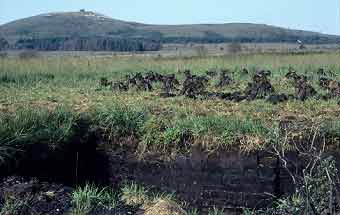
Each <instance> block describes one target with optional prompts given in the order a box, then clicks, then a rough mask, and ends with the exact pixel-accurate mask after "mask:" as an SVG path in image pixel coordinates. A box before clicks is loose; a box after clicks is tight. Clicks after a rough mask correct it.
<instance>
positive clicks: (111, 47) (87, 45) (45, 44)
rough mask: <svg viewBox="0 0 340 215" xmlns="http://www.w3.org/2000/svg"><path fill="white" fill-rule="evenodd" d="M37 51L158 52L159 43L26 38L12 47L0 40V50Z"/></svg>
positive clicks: (136, 39) (133, 40) (130, 40)
mask: <svg viewBox="0 0 340 215" xmlns="http://www.w3.org/2000/svg"><path fill="white" fill-rule="evenodd" d="M8 49H11V50H39V51H158V50H160V49H161V43H160V41H156V40H151V39H150V40H145V39H138V38H95V37H94V38H26V39H19V40H18V41H16V42H15V44H13V45H9V43H8V42H7V41H6V40H5V39H3V38H2V39H0V50H8Z"/></svg>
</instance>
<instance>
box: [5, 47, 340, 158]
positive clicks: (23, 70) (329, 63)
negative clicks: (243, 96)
mask: <svg viewBox="0 0 340 215" xmlns="http://www.w3.org/2000/svg"><path fill="white" fill-rule="evenodd" d="M339 57H340V55H339V54H338V53H328V54H306V55H282V54H270V55H269V54H262V55H261V54H257V55H238V56H224V57H205V58H176V57H174V58H152V57H150V58H148V57H122V56H115V57H85V56H84V57H63V56H59V57H39V58H32V59H26V60H23V59H19V58H15V57H13V58H12V57H11V58H1V59H0V82H1V84H0V91H1V93H0V122H1V124H0V131H1V132H0V143H1V144H0V153H1V155H0V158H1V159H2V160H4V158H5V157H6V158H7V157H10V156H12V157H13V155H11V154H13V153H14V154H15V153H16V150H17V151H18V152H19V151H21V150H23V148H24V147H22V146H27V145H29V144H32V142H40V143H46V144H47V145H48V146H49V147H51V148H53V147H58V146H61V145H62V144H63V143H67V141H68V138H69V137H71V136H72V135H73V132H74V127H76V124H77V122H76V121H77V118H78V117H79V116H81V115H87V116H89V117H90V121H91V124H92V126H93V127H97V128H100V129H101V131H102V133H103V134H104V136H105V137H106V138H108V139H109V140H117V139H122V138H125V137H128V136H133V137H134V138H136V139H137V140H138V142H139V145H140V148H141V149H142V150H145V149H146V150H160V151H161V152H165V153H168V152H169V149H171V150H172V149H173V150H179V151H182V152H186V151H187V148H185V147H184V150H183V145H182V143H183V140H184V139H186V138H189V139H190V140H191V141H193V142H201V143H203V145H205V146H206V147H208V148H214V147H225V148H231V147H234V145H235V144H236V145H237V144H239V145H241V146H242V147H241V148H242V149H243V150H256V149H261V148H263V146H265V144H266V143H267V142H268V141H269V140H270V139H271V138H272V136H271V133H272V130H273V129H274V128H276V126H277V124H278V122H279V121H280V120H282V119H285V118H286V117H292V116H293V117H295V118H296V120H309V121H311V122H313V123H316V124H320V123H322V122H323V121H329V119H332V120H333V121H335V122H337V121H338V120H339V112H338V110H339V105H338V104H337V102H338V101H337V100H336V99H334V100H330V101H320V100H316V99H315V98H311V99H308V100H307V101H306V102H300V101H294V100H291V101H288V102H286V103H281V104H278V105H272V104H270V103H268V102H266V101H264V100H256V101H251V102H248V101H243V102H240V103H235V102H229V101H222V100H217V99H216V100H192V99H187V98H184V97H182V96H181V97H175V98H168V99H164V98H160V97H159V96H158V93H159V92H160V88H159V86H158V87H157V88H156V90H155V91H154V92H138V91H136V90H130V91H129V92H112V91H110V90H109V89H106V88H101V87H99V84H98V82H99V79H100V78H101V77H107V78H109V79H113V80H117V79H121V78H122V77H124V76H125V75H126V74H131V73H135V72H147V71H149V70H153V71H156V72H159V73H163V74H167V73H176V74H177V76H178V77H179V78H180V79H183V74H182V73H177V71H178V70H182V71H183V70H184V69H191V70H192V71H193V73H195V74H204V73H205V71H207V70H208V69H211V68H216V69H222V68H227V69H230V71H232V72H233V73H232V74H231V76H232V78H233V79H234V83H233V84H232V85H230V86H227V87H225V88H223V89H222V90H223V91H224V92H233V91H236V90H242V89H244V87H245V86H246V84H247V82H248V81H250V79H251V74H253V73H254V72H255V71H256V70H257V69H269V70H271V71H272V74H273V75H272V77H271V80H272V84H273V85H274V87H275V89H276V90H277V91H278V92H285V93H293V92H294V89H293V87H292V84H291V82H290V81H288V80H286V79H285V78H283V77H284V74H285V73H286V72H287V71H288V69H289V68H294V69H295V70H297V71H298V73H301V74H307V75H308V76H309V77H310V78H311V80H310V81H311V83H312V84H313V86H314V87H317V85H318V80H317V79H318V76H317V75H316V71H317V70H318V69H319V68H320V67H323V68H325V69H326V70H331V71H332V72H333V73H334V74H335V77H334V78H335V79H340V77H339V76H340V62H339V60H338V59H339ZM243 68H247V69H248V70H249V71H250V73H251V74H250V75H244V74H242V73H241V70H242V69H243ZM214 81H215V82H216V79H215V80H212V81H211V82H214ZM208 88H209V90H211V91H216V90H217V89H216V88H215V87H214V86H213V85H211V86H209V87H208ZM318 90H319V89H318ZM319 91H320V92H321V93H324V92H323V91H321V90H319ZM333 127H334V126H333ZM327 129H329V130H330V131H331V132H332V133H333V134H335V133H336V131H337V128H336V127H334V128H332V126H328V127H327ZM257 146H258V148H256V147H257ZM189 150H190V149H189Z"/></svg>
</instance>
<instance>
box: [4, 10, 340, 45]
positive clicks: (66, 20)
mask: <svg viewBox="0 0 340 215" xmlns="http://www.w3.org/2000/svg"><path fill="white" fill-rule="evenodd" d="M297 40H301V41H303V42H304V43H306V44H308V43H311V44H318V43H339V42H340V36H335V35H325V34H321V33H316V32H310V31H301V30H289V29H285V28H280V27H274V26H269V25H262V24H250V23H231V24H196V25H148V24H142V23H135V22H125V21H122V20H116V19H112V18H110V17H107V16H105V15H102V14H98V13H94V12H88V11H79V12H59V13H48V14H41V15H38V16H33V17H29V18H25V19H20V20H17V21H13V22H10V23H7V24H4V25H2V26H0V49H30V48H31V49H40V50H112V51H115V50H118V51H131V50H141V51H143V50H157V49H159V48H160V45H161V44H162V43H190V42H192V43H195V42H197V43H221V42H232V41H233V42H296V41H297Z"/></svg>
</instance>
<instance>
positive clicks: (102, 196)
mask: <svg viewBox="0 0 340 215" xmlns="http://www.w3.org/2000/svg"><path fill="white" fill-rule="evenodd" d="M117 198H118V197H117V194H116V193H115V192H114V191H112V190H111V189H109V188H99V187H97V186H95V185H93V184H86V185H85V186H84V187H78V188H77V189H76V190H75V191H74V192H73V193H72V204H73V210H72V212H71V214H73V215H85V214H88V213H90V212H91V210H93V209H95V208H96V207H98V206H102V207H108V208H110V209H112V208H115V207H117V206H118V199H117Z"/></svg>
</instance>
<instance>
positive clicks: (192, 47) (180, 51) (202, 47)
mask: <svg viewBox="0 0 340 215" xmlns="http://www.w3.org/2000/svg"><path fill="white" fill-rule="evenodd" d="M240 45H241V49H240V50H238V51H237V52H235V51H232V50H230V43H219V44H197V43H188V44H163V47H162V49H161V50H160V51H144V52H107V51H106V52H105V51H96V52H93V51H42V52H40V54H41V55H43V56H95V57H100V56H117V55H119V56H121V55H122V56H151V57H193V56H200V57H207V56H223V55H234V54H263V53H284V54H288V53H318V52H334V51H337V50H340V45H337V44H319V45H305V49H303V50H301V49H300V48H299V45H298V44H296V43H241V44H240ZM22 52H24V51H7V52H6V53H8V55H10V56H17V55H19V54H20V53H22ZM0 53H1V52H0Z"/></svg>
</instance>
